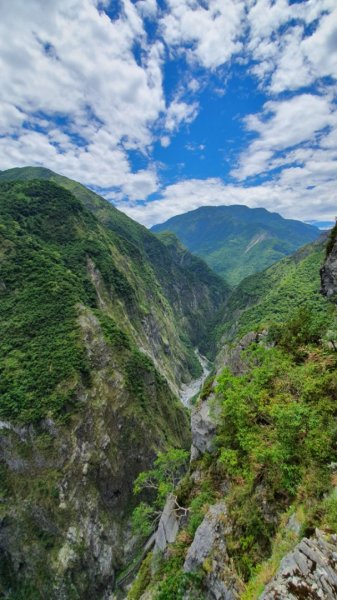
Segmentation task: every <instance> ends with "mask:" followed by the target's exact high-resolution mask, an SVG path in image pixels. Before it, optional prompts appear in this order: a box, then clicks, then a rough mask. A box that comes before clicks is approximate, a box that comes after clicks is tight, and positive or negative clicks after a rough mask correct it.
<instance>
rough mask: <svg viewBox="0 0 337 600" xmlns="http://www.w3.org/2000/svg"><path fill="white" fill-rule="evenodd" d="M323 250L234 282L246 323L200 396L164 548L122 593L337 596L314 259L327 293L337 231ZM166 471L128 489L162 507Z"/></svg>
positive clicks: (156, 599) (327, 399)
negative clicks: (148, 490)
mask: <svg viewBox="0 0 337 600" xmlns="http://www.w3.org/2000/svg"><path fill="white" fill-rule="evenodd" d="M324 246H325V243H324V242H323V241H322V242H319V243H316V244H313V245H311V246H310V245H309V246H307V247H305V248H304V249H303V250H302V251H300V252H298V253H296V255H294V257H291V258H289V259H286V260H283V261H281V262H280V263H278V265H274V266H273V267H271V268H269V269H267V270H266V271H265V272H264V273H262V279H261V285H260V287H258V284H256V285H257V288H255V286H254V282H256V280H257V277H255V278H253V277H251V278H249V279H248V280H247V281H246V282H243V283H242V284H241V285H242V290H243V291H241V294H240V287H239V288H238V295H237V296H236V303H237V306H239V307H240V310H241V311H242V312H241V318H242V319H243V320H242V322H241V324H240V315H239V317H238V319H239V325H240V326H242V325H244V326H247V327H251V331H250V333H247V334H246V335H245V336H244V337H243V338H240V335H239V334H240V326H239V327H238V324H236V326H235V327H234V328H233V329H232V332H231V334H232V337H231V343H230V344H228V343H227V344H225V346H224V347H223V348H222V350H221V352H220V355H219V357H218V359H217V372H214V373H213V374H212V375H211V376H210V377H209V379H208V380H207V381H206V383H205V385H204V388H203V390H202V392H201V394H200V396H199V398H198V399H197V401H196V405H195V406H194V408H193V410H192V416H191V428H192V449H191V462H190V464H188V462H187V459H188V457H187V456H186V474H185V476H184V477H183V478H182V479H180V481H179V482H178V483H177V485H176V486H174V484H173V485H171V487H169V490H168V491H169V492H170V496H169V498H171V499H173V501H174V502H173V504H172V500H171V505H170V504H169V502H168V501H167V503H166V505H165V510H164V512H163V514H162V521H161V527H162V529H160V526H159V528H158V532H157V537H156V544H158V545H160V548H161V549H162V550H163V551H162V553H159V552H158V547H157V546H155V547H154V551H153V554H152V555H151V554H149V555H148V557H147V559H146V561H144V563H143V565H142V567H141V569H140V571H139V574H138V576H137V578H136V580H135V582H134V584H133V586H132V588H131V590H130V591H129V594H128V599H129V600H140V599H142V600H145V599H146V600H166V599H171V598H172V599H173V598H175V599H176V600H186V599H188V600H202V599H204V598H207V599H212V600H213V599H214V598H219V599H227V598H228V599H230V600H239V599H240V600H279V599H281V598H287V599H289V600H303V598H312V599H314V598H315V599H319V598H324V599H327V600H334V599H335V598H336V597H337V564H336V560H335V553H336V552H337V497H336V481H337V408H336V407H337V354H336V349H337V319H336V307H335V306H334V304H333V303H331V302H329V301H328V300H327V299H326V298H325V297H324V296H318V294H319V288H320V280H319V269H320V267H321V265H322V262H324V266H323V268H322V271H321V276H322V289H323V292H324V294H326V295H328V296H329V297H330V298H332V299H334V301H335V298H336V292H337V279H336V273H337V244H336V228H335V230H334V231H333V232H332V235H331V237H330V240H329V242H328V246H327V253H328V254H327V258H326V257H325V248H324ZM296 281H297V283H298V289H297V288H296ZM244 290H246V295H244V293H243V292H244ZM254 292H255V293H254ZM268 294H270V295H269V296H268ZM287 299H288V302H287ZM250 303H252V306H251V308H249V305H250ZM254 303H255V305H254ZM273 306H274V307H275V320H274V321H273V319H272V307H273ZM245 309H246V312H244V310H245ZM249 311H252V312H251V313H250V314H249ZM254 311H255V312H254ZM229 315H230V310H229V311H228V315H227V317H228V319H229V318H230V316H229ZM245 317H246V319H247V320H246V321H244V318H245ZM266 326H267V327H268V329H266ZM254 329H255V331H254ZM162 462H164V461H163V460H162ZM171 463H172V464H171V468H173V464H174V457H171ZM162 477H163V474H162V472H161V470H160V465H157V466H156V469H153V470H152V471H150V472H149V474H146V473H145V474H143V475H142V476H141V477H140V478H139V481H138V485H137V486H136V492H137V491H138V489H139V487H141V486H142V485H143V486H145V487H146V483H147V481H148V480H149V478H151V480H152V481H153V480H154V481H157V482H158V484H159V485H158V494H157V498H156V500H155V502H156V503H157V504H155V506H158V504H160V502H163V499H162V498H161V496H160V482H161V481H162ZM152 502H153V501H152ZM152 506H153V504H151V502H150V503H149V510H148V512H147V514H146V513H145V511H144V512H143V519H144V520H145V521H146V519H149V521H150V523H151V507H152ZM176 507H179V508H178V509H177V508H176ZM137 517H138V518H139V514H137ZM165 527H166V529H167V530H168V531H169V535H167V537H166V538H164V539H163V536H162V535H161V531H162V530H163V529H164V530H165Z"/></svg>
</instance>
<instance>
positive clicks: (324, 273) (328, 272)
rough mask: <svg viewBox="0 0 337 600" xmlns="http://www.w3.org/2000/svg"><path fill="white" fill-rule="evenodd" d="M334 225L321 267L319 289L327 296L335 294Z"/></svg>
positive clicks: (336, 244) (336, 250)
mask: <svg viewBox="0 0 337 600" xmlns="http://www.w3.org/2000/svg"><path fill="white" fill-rule="evenodd" d="M336 227H337V226H335V227H334V229H333V230H332V232H331V235H330V240H329V242H328V247H327V257H326V260H325V262H324V265H323V267H322V268H321V291H322V293H323V294H324V295H325V296H327V297H328V298H333V297H336V294H337V240H336Z"/></svg>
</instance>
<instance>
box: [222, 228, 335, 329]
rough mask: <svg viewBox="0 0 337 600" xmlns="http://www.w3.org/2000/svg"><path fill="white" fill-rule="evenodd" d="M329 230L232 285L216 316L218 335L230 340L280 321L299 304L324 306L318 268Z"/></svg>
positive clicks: (323, 255) (290, 313)
mask: <svg viewBox="0 0 337 600" xmlns="http://www.w3.org/2000/svg"><path fill="white" fill-rule="evenodd" d="M327 236H328V234H321V236H320V237H319V238H318V240H316V241H315V242H312V243H311V244H307V245H306V246H304V247H303V248H300V249H299V250H298V251H297V252H295V253H294V254H293V255H291V256H289V257H286V258H284V259H282V260H280V261H278V262H277V263H275V264H274V265H272V266H270V267H269V268H268V269H265V270H264V271H262V272H261V273H256V274H254V275H251V276H250V277H246V278H245V279H244V280H243V281H242V282H241V283H240V284H239V285H238V286H237V288H235V289H234V290H233V292H232V294H231V295H230V297H229V299H228V302H227V303H226V306H225V308H224V311H223V312H222V314H221V315H220V316H219V317H218V318H219V327H218V337H221V335H222V334H224V335H225V338H226V339H228V340H230V339H233V338H235V337H237V336H238V335H239V336H240V335H241V336H242V335H244V334H245V333H248V332H249V331H252V330H255V329H257V328H263V327H268V326H269V324H270V323H282V322H284V321H285V320H287V319H288V318H289V317H291V315H292V314H293V313H294V311H295V310H296V309H297V308H299V307H300V306H304V305H305V306H307V307H309V308H310V309H311V310H313V311H315V312H316V313H317V314H319V313H321V312H322V311H323V312H324V311H325V310H326V307H327V303H326V301H325V299H324V298H323V297H322V295H321V293H320V274H319V273H320V268H321V266H322V264H323V261H324V257H325V252H326V244H327Z"/></svg>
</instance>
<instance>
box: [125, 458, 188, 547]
mask: <svg viewBox="0 0 337 600" xmlns="http://www.w3.org/2000/svg"><path fill="white" fill-rule="evenodd" d="M188 458H189V454H188V452H187V451H186V450H180V449H178V450H177V449H175V448H171V449H170V450H168V451H167V452H160V453H159V454H158V457H157V458H156V460H155V461H154V468H153V469H151V470H149V471H143V472H142V473H140V474H139V475H138V477H137V479H136V481H135V484H134V493H135V494H140V493H142V492H146V491H147V492H151V495H152V497H153V500H152V502H151V503H148V502H141V503H140V504H139V505H138V506H137V508H136V509H135V510H134V511H133V515H132V525H133V528H134V530H135V531H137V533H140V534H141V535H143V536H147V535H150V533H151V532H152V531H153V530H154V529H155V527H156V525H157V523H158V521H159V519H160V516H161V513H162V510H163V507H164V504H165V501H166V498H167V496H168V495H169V494H172V497H173V499H174V504H175V506H176V511H177V514H178V515H179V516H180V515H181V514H184V513H186V511H187V509H185V508H183V507H182V506H180V505H179V503H178V500H177V496H176V495H175V494H174V490H175V488H176V486H177V484H178V482H179V480H180V479H181V476H182V475H183V473H184V471H185V470H186V468H187V463H188Z"/></svg>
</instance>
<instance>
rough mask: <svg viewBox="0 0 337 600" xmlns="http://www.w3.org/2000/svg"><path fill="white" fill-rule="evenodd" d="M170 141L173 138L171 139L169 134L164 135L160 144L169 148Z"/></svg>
mask: <svg viewBox="0 0 337 600" xmlns="http://www.w3.org/2000/svg"><path fill="white" fill-rule="evenodd" d="M170 143H171V140H170V138H169V136H168V135H163V136H162V137H161V138H160V144H161V146H162V147H163V148H168V147H169V145H170Z"/></svg>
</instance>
